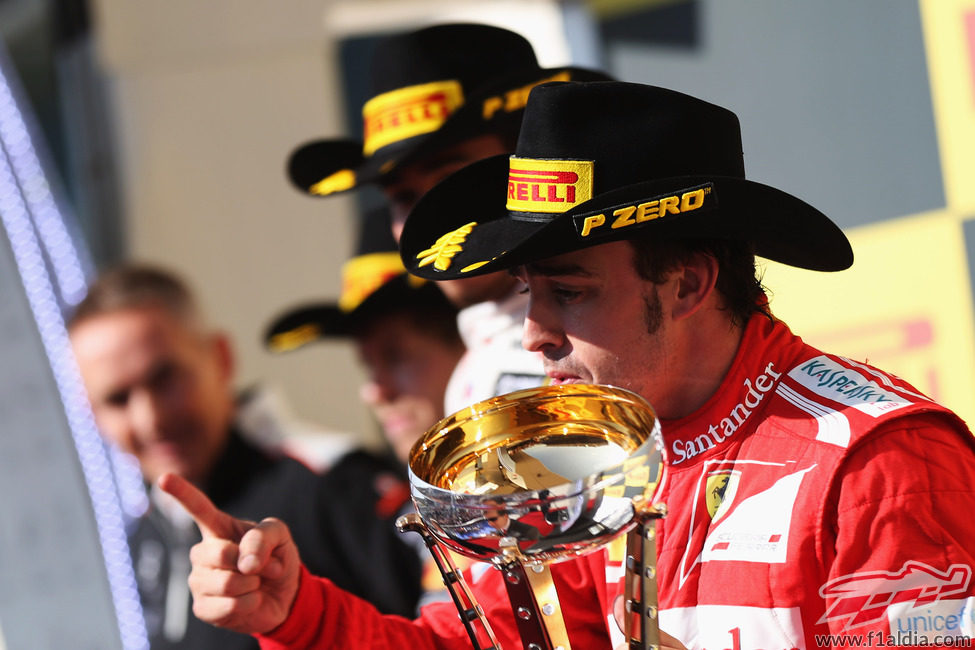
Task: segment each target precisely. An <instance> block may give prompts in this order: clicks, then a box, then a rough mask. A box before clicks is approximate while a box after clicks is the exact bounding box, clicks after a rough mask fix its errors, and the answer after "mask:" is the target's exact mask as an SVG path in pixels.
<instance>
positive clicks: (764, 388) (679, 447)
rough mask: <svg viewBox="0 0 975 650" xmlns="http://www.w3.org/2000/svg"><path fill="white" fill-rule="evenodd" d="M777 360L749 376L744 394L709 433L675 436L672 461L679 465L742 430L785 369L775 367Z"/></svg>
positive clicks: (711, 426)
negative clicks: (781, 371) (779, 369)
mask: <svg viewBox="0 0 975 650" xmlns="http://www.w3.org/2000/svg"><path fill="white" fill-rule="evenodd" d="M773 365H774V364H773V363H772V362H769V364H768V365H767V366H765V370H764V371H763V372H762V373H761V374H760V375H758V376H757V377H755V378H754V379H745V381H744V382H742V386H743V387H744V389H745V394H744V397H742V399H741V401H740V402H738V403H737V404H735V406H734V407H733V408H732V409H731V411H729V412H728V415H726V416H725V417H723V418H721V420H720V421H719V422H718V423H717V424H711V425H710V426H709V427H708V430H707V431H706V432H705V433H702V434H701V435H699V436H697V437H696V438H692V439H690V440H674V442H673V443H672V444H671V445H670V451H671V458H672V460H671V464H672V465H679V464H680V463H682V462H684V461H685V460H687V459H688V458H694V457H695V456H697V455H698V454H703V453H704V452H706V451H708V450H709V449H714V448H715V447H716V446H718V445H720V444H721V443H722V442H724V441H725V440H727V439H728V438H730V437H731V436H733V435H734V434H735V432H736V431H738V430H739V429H740V428H741V427H742V426H743V425H744V424H745V422H746V421H747V420H748V418H749V416H751V414H752V411H754V410H755V409H756V408H758V405H759V404H761V403H762V400H763V399H765V395H766V394H767V393H768V392H769V391H770V390H772V389H773V388H774V387H775V383H776V381H777V380H778V379H779V377H781V376H782V373H780V372H776V371H775V370H773Z"/></svg>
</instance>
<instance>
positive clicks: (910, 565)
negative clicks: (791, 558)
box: [820, 415, 975, 645]
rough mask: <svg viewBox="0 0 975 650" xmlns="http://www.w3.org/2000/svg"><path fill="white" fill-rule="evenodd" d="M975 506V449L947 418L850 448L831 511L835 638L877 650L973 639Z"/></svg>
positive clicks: (929, 418) (903, 426)
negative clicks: (853, 637)
mask: <svg viewBox="0 0 975 650" xmlns="http://www.w3.org/2000/svg"><path fill="white" fill-rule="evenodd" d="M973 507H975V442H973V439H972V436H971V434H970V433H969V432H968V431H967V430H964V429H963V428H962V427H960V426H956V425H955V423H953V422H951V421H949V420H948V419H947V418H944V417H941V416H937V415H922V416H912V417H910V418H907V419H901V420H895V421H893V422H892V423H891V424H888V425H886V426H884V427H883V428H881V429H880V430H879V431H877V432H876V433H875V435H871V436H869V437H868V438H867V439H866V440H864V441H863V443H861V444H859V445H857V446H856V447H855V448H853V449H851V450H850V453H849V455H848V457H847V459H846V461H845V462H844V463H843V465H842V466H841V468H840V470H839V472H838V474H837V476H836V477H835V480H834V483H833V486H832V489H831V492H830V495H829V498H828V499H827V502H826V509H825V511H824V527H823V531H824V532H823V539H822V546H821V548H822V552H823V554H824V559H825V560H826V562H827V564H828V566H829V567H830V568H829V580H828V582H827V584H826V585H824V587H823V588H822V589H821V591H820V593H821V595H823V596H824V597H825V598H826V601H827V607H828V608H829V609H828V610H827V615H826V616H824V618H828V621H827V622H828V624H829V628H830V632H831V633H834V634H840V633H855V634H857V635H858V636H861V637H868V636H869V635H870V634H871V633H872V634H873V635H874V636H872V637H870V638H871V639H872V640H873V643H874V645H877V641H879V639H880V635H881V634H883V635H899V640H900V641H901V642H906V644H907V645H950V644H952V641H953V640H954V639H957V637H959V636H973V635H975V618H973V615H972V614H973V612H972V606H973V603H975V599H973V598H972V596H973V595H975V588H973V582H975V581H973V579H972V567H975V508H973ZM936 637H940V638H936ZM944 637H953V638H952V639H951V640H946V639H945V638H944ZM888 641H890V639H889V638H887V637H885V638H884V642H888ZM888 645H889V643H888ZM954 645H957V643H955V644H954Z"/></svg>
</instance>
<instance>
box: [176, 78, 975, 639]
mask: <svg viewBox="0 0 975 650" xmlns="http://www.w3.org/2000/svg"><path fill="white" fill-rule="evenodd" d="M741 152H742V147H741V139H740V129H739V126H738V120H737V117H736V116H735V115H734V114H733V113H731V112H730V111H727V110H726V109H723V108H721V107H718V106H714V105H713V104H709V103H707V102H703V101H701V100H698V99H695V98H693V97H689V96H687V95H684V94H681V93H677V92H674V91H669V90H666V89H662V88H654V87H651V86H642V85H638V84H626V83H619V82H606V83H599V84H595V83H593V84H577V83H571V84H550V85H543V86H539V87H537V88H535V89H534V90H533V91H532V92H531V95H530V97H529V99H528V103H527V106H526V108H525V115H524V120H523V124H522V129H521V135H520V137H519V141H518V146H517V149H516V151H515V153H514V155H513V156H510V157H507V156H505V157H501V158H497V159H488V160H485V161H482V162H480V163H475V164H474V165H471V166H470V167H467V168H465V169H464V170H462V171H460V172H458V173H456V174H454V175H453V176H451V177H449V178H447V179H446V180H444V181H443V182H441V183H440V184H439V185H438V186H437V187H435V188H433V189H432V190H431V191H430V192H428V193H427V195H425V197H424V199H423V201H421V202H420V203H419V204H418V205H417V207H416V208H415V209H414V211H413V212H411V214H410V216H409V218H408V220H407V223H406V227H405V229H404V231H403V236H402V239H401V241H400V249H401V251H400V252H401V254H402V256H403V260H404V262H405V263H406V264H407V268H408V269H409V270H410V272H412V273H415V274H417V275H421V276H423V277H427V278H431V279H439V280H452V279H456V278H458V277H465V276H467V275H476V274H479V273H488V272H492V271H497V270H500V269H504V268H514V270H515V273H516V275H517V276H518V277H519V278H520V279H521V280H522V281H523V282H524V283H525V285H526V287H527V290H528V293H529V298H530V302H529V309H528V315H527V317H526V319H525V332H524V338H523V345H524V346H525V348H527V349H529V350H532V351H537V352H540V353H541V354H542V356H543V358H544V362H545V371H546V374H547V375H548V376H549V378H550V379H551V381H552V382H553V383H557V384H558V383H588V384H609V385H615V386H620V387H623V388H627V389H629V390H631V391H634V392H636V393H638V394H640V395H642V396H643V397H645V398H646V399H647V400H648V401H649V402H650V403H651V404H652V405H653V407H654V408H655V409H656V411H657V414H658V415H659V417H660V419H661V428H662V432H663V445H664V447H665V450H666V457H667V458H666V463H667V468H666V469H667V471H666V472H665V477H664V480H663V481H662V483H661V486H660V488H659V490H658V495H657V498H658V499H659V500H660V501H663V502H664V503H666V504H667V506H668V510H669V514H668V516H667V517H666V518H664V519H663V520H662V521H660V522H659V523H658V527H657V529H658V539H657V549H658V567H657V568H658V571H657V576H658V582H659V584H658V587H659V599H660V627H661V629H662V631H664V632H667V633H669V634H670V635H672V637H673V638H668V637H665V638H664V644H663V645H664V646H666V647H673V648H680V647H689V648H700V649H702V650H703V649H707V650H722V649H731V650H738V649H742V650H744V649H753V650H757V649H759V648H761V649H765V650H770V649H771V650H777V649H779V648H785V649H788V648H809V649H813V648H817V647H850V646H858V647H870V646H874V647H883V646H891V645H937V644H941V645H947V646H950V645H960V644H961V643H962V637H966V639H964V640H965V641H967V640H968V639H967V637H972V636H975V634H973V631H975V612H973V604H975V586H973V582H975V581H973V580H972V567H973V566H975V552H973V548H975V544H973V543H972V541H971V540H972V539H973V533H975V523H973V521H972V517H971V516H970V515H969V507H970V504H972V503H975V498H973V497H975V443H973V440H972V437H971V435H970V433H969V432H968V430H967V428H966V427H965V425H964V423H963V422H962V421H961V420H960V419H959V418H958V417H957V416H955V415H954V414H952V413H951V412H950V411H948V410H947V409H945V408H943V407H941V406H939V405H937V404H935V403H934V402H932V401H930V400H929V399H927V398H926V397H924V396H923V395H921V394H919V393H918V392H917V391H916V390H915V389H913V388H912V387H911V386H910V385H908V384H907V383H905V382H903V381H901V380H899V379H897V378H895V377H892V376H890V375H887V374H885V373H883V372H880V371H878V370H876V369H874V368H872V367H870V366H867V365H865V364H862V363H858V362H855V361H851V360H848V359H843V358H840V357H835V356H831V355H828V354H824V353H822V352H821V351H819V350H817V349H814V348H812V347H810V346H808V345H806V344H805V343H803V342H802V341H801V340H800V339H799V338H798V337H796V336H794V335H793V334H792V333H791V331H790V330H789V329H788V328H787V327H786V325H785V324H784V323H781V322H777V321H775V320H774V318H773V317H772V316H771V315H770V313H769V306H768V302H767V300H766V299H765V294H764V293H763V290H762V287H761V284H760V283H759V281H758V278H757V276H756V272H755V255H756V254H757V255H761V256H763V257H765V258H768V259H772V260H775V261H778V262H781V263H785V264H790V265H793V266H797V267H800V268H807V269H813V270H820V271H839V270H842V269H845V268H847V267H848V266H850V264H852V261H853V255H852V250H851V248H850V245H849V242H848V241H847V239H846V237H845V235H843V233H842V231H840V229H839V228H838V227H836V225H835V224H833V223H832V222H831V221H830V220H829V219H828V218H827V217H826V216H825V215H823V214H822V213H821V212H819V211H818V210H816V209H815V208H813V207H812V206H810V205H808V204H807V203H805V202H803V201H801V200H800V199H798V198H796V197H793V196H791V195H789V194H786V193H785V192H781V191H780V190H776V189H775V188H771V187H768V186H765V185H761V184H759V183H755V182H752V181H750V180H746V179H745V178H744V166H743V160H742V153H741ZM506 179H507V189H508V195H507V203H503V202H501V201H500V200H498V197H497V196H496V194H497V192H498V191H499V188H504V187H505V180H506ZM539 179H555V180H557V181H558V182H560V183H562V185H560V186H556V185H554V184H551V185H549V186H546V187H542V180H539ZM554 182H555V181H553V183H554ZM533 183H534V184H533ZM568 185H571V192H570V191H569V189H567V186H568ZM457 206H463V208H464V209H453V208H455V207H457ZM445 233H446V234H445ZM431 260H436V261H437V265H436V266H428V265H427V262H428V261H431ZM162 486H163V488H164V489H166V490H167V491H170V492H171V493H173V494H174V495H175V496H177V498H179V499H180V500H181V501H183V503H184V504H186V506H187V508H188V509H189V510H190V512H191V513H193V514H194V516H195V517H196V519H197V521H198V522H199V523H200V525H201V527H202V528H203V529H205V532H204V541H203V542H201V544H200V545H198V546H197V547H194V553H193V556H192V560H193V566H194V568H193V574H192V575H191V579H190V585H191V588H192V590H193V594H194V611H195V612H196V613H197V615H198V616H200V618H202V619H204V620H207V621H210V622H213V623H215V624H218V625H221V626H226V627H230V628H232V629H236V630H238V631H247V632H250V633H252V634H258V635H263V636H261V637H260V639H261V643H262V646H263V647H264V648H265V649H267V650H270V649H272V648H342V649H348V648H363V649H364V648H411V649H413V650H419V649H431V650H433V649H437V650H441V649H447V648H450V649H457V650H460V649H461V648H467V647H469V640H468V639H467V638H466V635H465V632H464V628H463V626H462V625H461V623H460V622H459V620H458V617H457V613H456V612H455V611H454V610H453V608H452V607H451V606H449V605H431V606H428V607H426V608H424V609H423V611H422V614H421V616H420V618H419V619H418V620H416V621H409V620H406V619H403V618H395V617H383V616H380V615H379V614H377V613H376V611H375V610H373V609H372V608H370V607H369V606H367V605H365V604H364V603H362V602H361V601H359V600H356V599H355V598H353V597H351V596H349V595H348V594H345V593H343V592H341V591H340V590H338V589H336V588H335V587H334V586H333V585H331V584H330V583H329V582H328V581H326V580H322V579H318V578H315V577H313V576H311V575H310V574H309V573H308V572H307V571H304V570H303V569H301V568H300V565H299V562H298V557H297V551H296V550H295V548H294V544H293V542H291V541H290V536H289V534H288V532H287V529H286V528H285V527H283V525H282V524H281V523H280V522H276V521H273V520H265V521H264V522H261V523H260V524H258V525H256V526H255V525H253V524H248V523H246V522H240V521H238V520H232V519H229V518H227V516H226V515H223V514H222V513H219V512H218V511H216V510H215V509H214V508H213V507H212V505H210V504H209V503H208V502H206V501H205V499H203V498H202V496H201V495H199V494H197V493H195V492H194V491H193V490H192V488H191V487H189V486H187V485H185V484H183V483H181V482H180V481H179V480H178V479H175V478H174V479H166V480H164V481H162ZM621 560H622V556H621V554H620V553H619V550H618V546H613V547H611V548H609V549H607V550H603V551H600V552H598V553H594V554H591V555H589V556H586V557H583V558H580V559H578V560H574V561H571V562H564V563H561V564H558V565H556V566H555V567H554V569H553V574H554V577H555V581H556V587H557V588H558V589H559V592H560V594H561V596H560V600H561V603H562V607H563V615H564V618H565V620H566V623H567V626H568V633H569V639H570V641H571V644H572V647H573V648H575V649H576V650H592V649H595V648H611V647H615V646H618V645H619V643H621V642H622V638H621V637H620V636H619V634H618V631H617V626H616V625H615V621H614V618H613V615H612V614H613V612H614V611H616V610H617V608H616V605H617V604H618V603H617V596H618V594H619V593H620V589H619V580H620V577H621V574H622V572H621V569H620V565H621ZM472 578H473V587H472V589H473V591H474V594H475V596H476V598H477V599H478V601H479V602H480V603H481V605H482V606H483V607H484V609H485V610H486V614H487V617H488V619H489V620H490V621H491V623H492V626H493V628H494V630H495V632H496V634H497V636H498V637H499V640H500V642H501V644H502V647H504V648H505V649H506V650H516V649H517V648H519V647H521V643H520V641H519V639H518V637H517V634H516V632H515V625H514V620H513V617H512V614H511V612H510V611H509V609H508V604H507V598H506V597H505V594H504V590H503V585H502V582H501V576H500V574H499V572H497V571H494V570H490V569H487V570H485V571H484V572H483V573H482V574H480V575H475V576H472ZM827 635H832V636H827Z"/></svg>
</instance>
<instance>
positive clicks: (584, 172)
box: [507, 156, 594, 213]
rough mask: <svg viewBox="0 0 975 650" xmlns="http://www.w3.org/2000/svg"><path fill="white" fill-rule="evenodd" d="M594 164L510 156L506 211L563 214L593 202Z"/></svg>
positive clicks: (583, 161) (585, 161) (586, 161)
mask: <svg viewBox="0 0 975 650" xmlns="http://www.w3.org/2000/svg"><path fill="white" fill-rule="evenodd" d="M593 165H594V163H593V161H591V160H542V159H535V158H518V157H516V156H511V158H510V160H509V167H508V201H507V208H508V210H511V211H513V212H545V213H559V212H565V211H567V210H570V209H572V208H574V207H575V206H577V205H579V204H580V203H583V202H584V201H588V200H589V199H591V198H592V176H593Z"/></svg>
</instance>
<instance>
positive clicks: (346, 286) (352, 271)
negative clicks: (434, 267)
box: [339, 251, 406, 313]
mask: <svg viewBox="0 0 975 650" xmlns="http://www.w3.org/2000/svg"><path fill="white" fill-rule="evenodd" d="M403 273H406V268H405V267H404V266H403V261H402V260H401V259H400V256H399V253H397V252H395V251H393V252H385V253H368V254H366V255H360V256H358V257H353V258H352V259H351V260H349V261H348V262H346V263H345V264H344V265H343V266H342V295H341V296H339V309H341V310H342V311H344V312H346V313H348V312H350V311H352V310H354V309H355V308H356V307H358V306H359V305H361V304H362V303H363V301H364V300H365V299H366V298H368V297H369V296H371V295H372V294H373V293H375V292H376V290H377V289H379V287H381V286H383V285H384V284H386V283H387V282H389V281H390V280H391V279H393V278H394V277H396V276H397V275H401V274H403Z"/></svg>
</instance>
